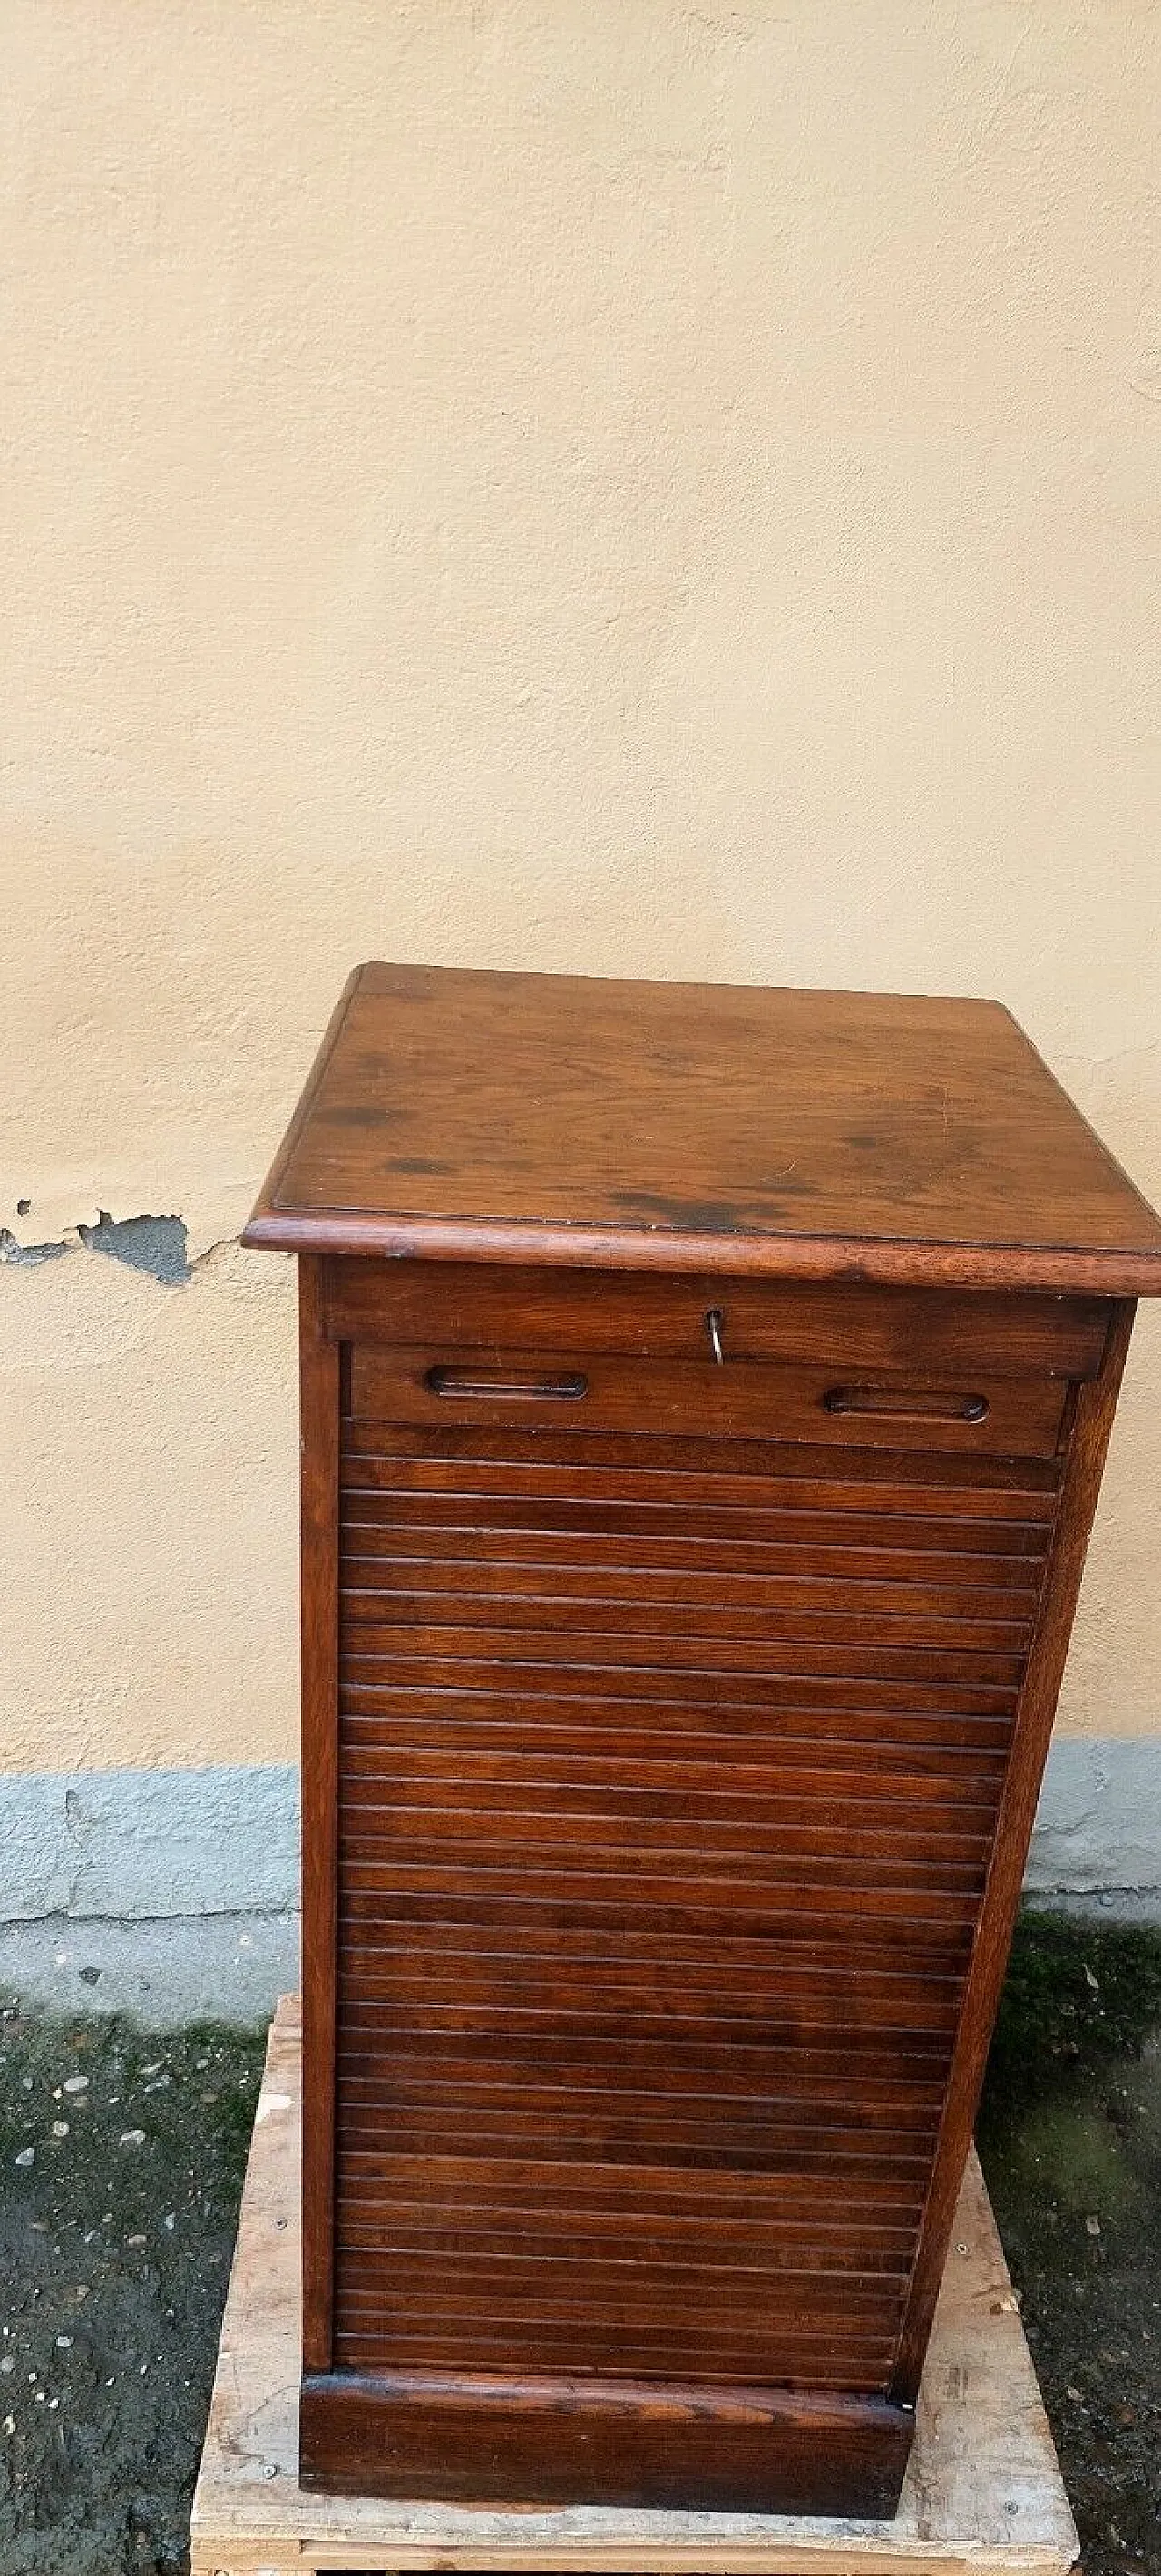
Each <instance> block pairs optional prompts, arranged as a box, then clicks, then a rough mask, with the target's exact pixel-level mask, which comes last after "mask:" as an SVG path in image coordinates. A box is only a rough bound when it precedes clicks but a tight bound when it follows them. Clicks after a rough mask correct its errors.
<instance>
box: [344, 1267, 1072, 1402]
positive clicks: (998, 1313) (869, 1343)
mask: <svg viewBox="0 0 1161 2576" xmlns="http://www.w3.org/2000/svg"><path fill="white" fill-rule="evenodd" d="M323 1294H324V1310H325V1314H326V1328H327V1331H328V1332H329V1333H330V1334H331V1336H332V1338H333V1339H334V1340H336V1341H351V1342H360V1341H370V1342H375V1341H378V1342H394V1343H400V1342H420V1343H427V1342H430V1341H431V1340H432V1338H433V1336H434V1337H436V1338H437V1339H439V1340H440V1341H446V1342H448V1343H449V1344H450V1345H451V1347H452V1348H453V1349H457V1350H472V1349H475V1350H487V1349H493V1350H496V1349H500V1350H507V1351H509V1352H511V1351H514V1350H519V1349H521V1348H523V1349H525V1350H554V1349H564V1348H567V1349H569V1350H573V1351H581V1352H592V1351H621V1352H624V1353H635V1354H636V1355H637V1356H638V1357H639V1358H642V1359H690V1358H704V1357H705V1354H706V1349H707V1331H706V1321H705V1318H706V1312H707V1309H709V1308H713V1309H715V1310H716V1311H717V1312H718V1313H719V1314H720V1315H721V1325H720V1331H721V1338H722V1346H723V1349H724V1351H725V1353H726V1355H727V1358H729V1359H731V1360H739V1359H777V1360H781V1361H783V1362H786V1361H799V1360H806V1361H810V1360H842V1361H843V1362H844V1363H845V1364H846V1365H847V1366H848V1367H849V1365H850V1363H851V1361H852V1360H857V1361H858V1364H859V1366H860V1368H893V1369H911V1368H924V1369H948V1368H950V1369H952V1370H955V1369H958V1368H960V1367H961V1366H963V1365H965V1364H967V1363H968V1362H971V1363H972V1365H973V1366H974V1367H976V1368H981V1367H985V1366H986V1367H987V1368H988V1369H989V1370H993V1371H995V1373H996V1374H997V1375H998V1376H1000V1377H1021V1376H1023V1375H1024V1374H1025V1373H1026V1372H1029V1373H1035V1372H1037V1371H1039V1372H1041V1373H1044V1372H1045V1371H1047V1372H1048V1373H1049V1374H1050V1375H1051V1376H1053V1377H1066V1378H1082V1377H1095V1375H1096V1372H1097V1370H1098V1369H1099V1367H1100V1363H1101V1354H1102V1352H1103V1350H1104V1346H1105V1335H1106V1332H1107V1330H1108V1320H1109V1310H1108V1307H1107V1305H1106V1304H1104V1303H1103V1302H1098V1301H1097V1300H1095V1299H1092V1298H1088V1299H1081V1298H1071V1299H1068V1300H1065V1299H1063V1298H1060V1297H1034V1296H1033V1297H1022V1298H1012V1297H1007V1296H1003V1295H1000V1294H993V1295H991V1296H988V1295H986V1294H980V1293H977V1294H976V1295H974V1296H972V1295H966V1294H959V1295H957V1294H954V1293H950V1292H948V1291H946V1290H944V1291H940V1290H938V1289H911V1290H908V1289H900V1288H883V1289H878V1290H874V1289H868V1288H866V1287H865V1286H864V1285H863V1283H862V1282H861V1281H851V1280H840V1281H836V1282H834V1283H833V1284H831V1285H830V1286H826V1285H823V1284H821V1283H815V1284H812V1285H810V1286H805V1287H804V1286H796V1285H795V1284H794V1283H793V1282H792V1281H784V1282H782V1283H781V1284H780V1285H779V1286H777V1287H776V1288H768V1287H762V1286H757V1287H756V1286H755V1285H754V1284H753V1282H752V1281H749V1280H745V1279H723V1278H712V1277H706V1278H704V1279H696V1278H694V1279H658V1278H655V1277H650V1276H649V1275H648V1274H646V1275H644V1276H642V1275H641V1274H639V1273H634V1272H632V1271H626V1272H622V1273H621V1274H620V1275H618V1274H617V1273H616V1272H613V1273H612V1274H610V1273H608V1272H600V1273H598V1272H594V1271H585V1270H511V1269H509V1270H489V1269H488V1268H486V1267H485V1266H484V1265H482V1264H481V1263H480V1262H478V1261H473V1262H452V1261H441V1262H440V1263H439V1264H438V1266H437V1267H434V1266H433V1265H432V1263H431V1262H428V1261H392V1262H389V1263H388V1262H379V1261H328V1262H327V1263H326V1265H325V1275H324V1291H323Z"/></svg>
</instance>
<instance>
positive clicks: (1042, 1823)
mask: <svg viewBox="0 0 1161 2576" xmlns="http://www.w3.org/2000/svg"><path fill="white" fill-rule="evenodd" d="M1027 1889H1028V1894H1029V1896H1030V1898H1031V1899H1032V1901H1033V1902H1034V1903H1037V1904H1045V1903H1054V1902H1063V1903H1065V1904H1066V1905H1067V1906H1068V1908H1069V1910H1080V1911H1086V1912H1088V1911H1099V1912H1100V1913H1101V1914H1102V1916H1103V1917H1104V1918H1105V1919H1106V1920H1107V1919H1108V1917H1109V1915H1110V1914H1111V1915H1113V1916H1114V1917H1117V1916H1119V1917H1121V1919H1125V1920H1128V1919H1131V1920H1134V1921H1142V1920H1146V1921H1161V1738H1158V1739H1155V1740H1153V1741H1142V1742H1137V1743H1134V1742H1122V1741H1114V1742H1110V1743H1091V1742H1084V1743H1082V1742H1078V1741H1068V1740H1062V1741H1060V1742H1059V1743H1057V1744H1055V1745H1054V1746H1053V1748H1052V1751H1051V1754H1050V1755H1049V1762H1048V1771H1047V1775H1046V1778H1045V1783H1044V1793H1043V1796H1042V1798H1041V1801H1040V1812H1039V1815H1038V1817H1037V1822H1036V1833H1035V1837H1034V1841H1033V1848H1032V1857H1031V1862H1030V1865H1029V1870H1028V1879H1027ZM297 1902H298V1773H297V1769H296V1767H295V1765H294V1764H293V1763H254V1764H241V1763H239V1764H233V1765H229V1766H223V1767H215V1768H213V1769H208V1768H207V1769H205V1770H198V1771H87V1772H77V1773H75V1774H74V1775H73V1776H72V1777H71V1778H70V1777H69V1776H68V1774H61V1773H59V1772H36V1773H24V1774H21V1775H18V1776H17V1777H14V1778H8V1779H4V1778H0V1988H3V1989H5V1990H7V1991H8V1992H9V1993H11V1994H13V1995H19V1996H21V1997H22V1998H24V1999H25V2000H27V2001H28V2002H29V2003H31V2004H35V2005H37V2006H40V2007H42V2008H51V2009H53V2010H60V2011H63V2012H76V2011H77V2010H78V2009H85V2010H89V2011H97V2012H113V2011H118V2012H132V2013H135V2014H137V2015H138V2016H139V2017H140V2018H142V2019H144V2020H147V2021H150V2022H154V2023H157V2024H161V2023H163V2022H165V2021H173V2022H180V2021H183V2020H188V2019H191V2018H197V2017H215V2018H220V2019H226V2020H233V2021H238V2022H249V2021H258V2020H261V2019H262V2018H263V2017H264V2016H265V2015H266V2014H267V2013H268V2012H269V2011H270V2009H271V2007H272V2005H273V2003H274V2000H275V1998H276V1996H277V1995H278V1994H279V1993H284V1992H285V1991H286V1990H287V1989H288V1988H291V1987H293V1986H294V1985H295V1984H296V1982H297V1921H296V1908H297ZM86 1971H95V1972H96V1973H95V1974H86V1973H85V1972H86Z"/></svg>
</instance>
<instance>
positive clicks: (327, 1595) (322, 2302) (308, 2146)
mask: <svg viewBox="0 0 1161 2576" xmlns="http://www.w3.org/2000/svg"><path fill="white" fill-rule="evenodd" d="M298 1269H299V1370H300V1431H301V1445H302V1605H301V1606H302V2009H303V2124H302V2130H303V2147H302V2203H303V2209H302V2248H303V2285H302V2286H303V2353H304V2358H305V2360H306V2363H307V2365H308V2367H309V2368H311V2369H314V2370H325V2369H326V2368H327V2367H328V2364H329V2362H330V2358H331V2307H332V2280H333V2269H334V2263H333V2238H334V2131H335V2110H334V2101H335V1782H336V1720H335V1704H336V1684H337V1670H338V1617H337V1539H336V1529H337V1514H338V1475H339V1362H340V1354H339V1349H338V1346H337V1344H335V1343H333V1342H328V1341H326V1340H325V1339H324V1337H323V1331H322V1311H321V1293H320V1292H321V1280H320V1270H321V1264H320V1263H319V1262H317V1261H315V1260H310V1259H306V1258H302V1259H300V1261H299V1265H298Z"/></svg>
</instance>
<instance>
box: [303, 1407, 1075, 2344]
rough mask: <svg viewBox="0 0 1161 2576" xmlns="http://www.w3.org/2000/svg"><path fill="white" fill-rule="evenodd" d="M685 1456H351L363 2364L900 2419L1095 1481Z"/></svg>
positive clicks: (990, 1466) (349, 1661)
mask: <svg viewBox="0 0 1161 2576" xmlns="http://www.w3.org/2000/svg"><path fill="white" fill-rule="evenodd" d="M349 1382H350V1372H348V1383H349ZM355 1383H356V1385H357V1384H358V1372H357V1371H356V1372H355ZM659 1455H660V1452H659V1450H658V1444H657V1442H656V1441H655V1440H654V1441H651V1439H650V1438H649V1437H648V1436H643V1437H640V1438H622V1439H618V1440H610V1439H600V1438H594V1437H592V1436H588V1437H582V1436H573V1435H568V1434H559V1435H546V1434H542V1433H537V1434H532V1435H519V1434H517V1433H511V1434H504V1433H497V1432H492V1433H482V1432H478V1431H476V1432H465V1431H454V1432H446V1433H445V1432H441V1431H436V1430H432V1431H428V1430H424V1429H416V1428H414V1427H412V1428H405V1427H402V1426H392V1425H391V1424H389V1423H385V1422H380V1421H374V1420H370V1419H367V1418H365V1417H361V1416H359V1415H358V1414H354V1415H352V1414H348V1415H347V1416H346V1418H345V1419H344V1422H343V1426H342V1436H341V1465H340V1487H341V1499H340V1534H339V1585H340V1630H339V1650H340V1661H339V1677H340V1691H339V1712H340V1714H339V1773H338V1912H339V1926H338V1945H337V1946H338V1960H339V1989H338V1999H337V2053H336V2082H337V2097H336V2101H337V2117H336V2132H337V2140H338V2147H337V2169H336V2187H335V2229H334V2335H335V2358H336V2362H337V2363H338V2364H339V2365H352V2366H370V2367H376V2368H378V2367H384V2366H404V2365H406V2366H408V2367H416V2368H438V2367H439V2366H441V2365H446V2364H450V2363H452V2362H454V2363H455V2364H456V2365H457V2367H459V2368H460V2369H462V2370H466V2371H468V2372H470V2371H472V2370H478V2371H489V2370H508V2371H513V2370H520V2371H525V2370H531V2371H535V2370H552V2369H559V2368H561V2367H564V2368H567V2369H569V2370H571V2371H577V2372H585V2371H593V2372H599V2373H600V2374H601V2375H602V2376H608V2375H609V2374H613V2375H616V2374H618V2373H624V2374H628V2375H631V2376H634V2375H635V2376H638V2377H639V2376H642V2375H654V2376H672V2377H675V2378H682V2379H689V2378H699V2379H712V2380H715V2381H718V2380H722V2381H730V2380H744V2381H746V2382H748V2383H754V2382H775V2383H779V2384H781V2385H783V2386H787V2387H794V2386H803V2387H812V2388H820V2387H829V2388H834V2389H838V2390H857V2391H886V2390H887V2389H888V2388H889V2386H890V2382H891V2374H892V2366H893V2362H894V2359H895V2355H896V2350H897V2339H898V2334H899V2327H900V2320H901V2315H902V2309H903V2303H904V2299H905V2295H906V2291H907V2285H908V2281H909V2278H910V2275H911V2271H912V2267H913V2263H914V2259H915V2253H916V2246H917V2241H918V2234H919V2227H920V2221H921V2217H922V2211H923V2204H924V2196H925V2190H926V2186H927V2181H928V2177H929V2174H930V2170H931V2164H932V2157H933V2152H934V2146H935V2140H936V2135H937V2131H938V2127H939V2121H940V2115H941V2111H942V2108H943V2104H944V2099H945V2095H946V2090H947V2084H948V2077H949V2070H950V2065H951V2057H952V2050H953V2046H954V2041H955V2034H956V2029H957V2023H958V2017H959V2011H960V2004H961V1998H962V1995H963V1988H964V1977H965V1970H966V1967H967V1962H968V1957H969V1952H970V1947H971V1941H972V1933H973V1926H974V1924H975V1921H976V1917H977V1914H978V1909H979V1904H980V1897H981V1891H982V1888H983V1883H984V1875H985V1871H986V1869H987V1864H988V1858H989V1852H990V1849H991V1844H992V1839H993V1834H994V1829H995V1820H996V1812H997V1803H998V1799H999V1794H1000V1789H1001V1785H1002V1782H1003V1778H1004V1772H1005V1765H1006V1759H1007V1751H1008V1744H1009V1738H1010V1733H1011V1728H1012V1722H1013V1716H1014V1712H1015V1709H1016V1704H1017V1697H1018V1693H1019V1689H1020V1683H1021V1677H1022V1673H1023V1669H1024V1659H1025V1656H1026V1652H1027V1648H1028V1644H1029V1640H1030V1638H1031V1635H1032V1630H1033V1626H1034V1622H1035V1618H1036V1613H1037V1607H1038V1601H1039V1597H1040V1590H1041V1585H1042V1581H1043V1575H1044V1568H1045V1562H1046V1556H1047V1551H1048V1547H1049V1542H1050V1539H1051V1535H1052V1528H1053V1518H1054V1512H1055V1507H1056V1496H1057V1488H1058V1482H1059V1474H1060V1469H1059V1465H1058V1462H1057V1460H1056V1459H1055V1458H1054V1457H1048V1458H1035V1459H1027V1460H1024V1461H1019V1460H1015V1461H1014V1460H1011V1459H1002V1458H999V1457H992V1458H988V1457H980V1456H965V1457H960V1456H958V1455H954V1454H950V1455H944V1454H940V1455H933V1454H931V1453H929V1452H927V1451H920V1450H916V1451H914V1452H911V1453H908V1452H903V1451H897V1450H888V1449H883V1448H880V1449H866V1448H861V1447H853V1448H850V1449H846V1450H843V1449H837V1450H829V1449H827V1450H822V1449H818V1448H813V1449H812V1448H803V1447H801V1446H797V1445H790V1444H785V1445H778V1444H775V1443H768V1442H759V1441H755V1442H753V1443H749V1444H747V1443H740V1442H736V1443H733V1444H731V1447H730V1450H729V1466H728V1469H725V1468H723V1465H722V1456H721V1452H720V1451H719V1450H718V1449H716V1448H715V1446H714V1445H713V1444H712V1443H710V1442H706V1441H697V1440H691V1441H688V1442H685V1443H683V1444H681V1445H680V1448H678V1447H676V1446H675V1444H674V1443H672V1442H668V1443H667V1444H666V1447H665V1464H664V1471H663V1472H662V1471H661V1470H660V1469H659V1467H658V1465H657V1464H656V1463H655V1462H656V1460H657V1458H658V1457H659Z"/></svg>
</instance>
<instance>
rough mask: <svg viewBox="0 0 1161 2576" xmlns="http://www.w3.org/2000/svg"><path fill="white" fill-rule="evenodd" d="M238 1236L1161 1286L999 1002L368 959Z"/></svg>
mask: <svg viewBox="0 0 1161 2576" xmlns="http://www.w3.org/2000/svg"><path fill="white" fill-rule="evenodd" d="M243 1240H244V1241H245V1242H246V1243H248V1244H257V1245H269V1246H272V1247H274V1248H277V1249H279V1250H284V1251H306V1252H326V1251H330V1252H352V1253H377V1254H380V1255H389V1256H399V1255H410V1256H412V1257H420V1258H424V1259H429V1260H441V1259H449V1258H456V1259H460V1260H463V1259H467V1260H481V1261H513V1262H526V1261H533V1262H550V1263H556V1264H561V1263H565V1264H568V1263H577V1264H582V1265H584V1266H585V1267H588V1268H617V1269H633V1270H641V1269H653V1270H671V1271H683V1270H696V1271H722V1272H733V1273H734V1274H735V1275H737V1274H745V1273H749V1274H752V1275H765V1276H767V1277H770V1278H817V1279H835V1278H848V1279H849V1278H857V1277H865V1278H868V1279H878V1280H882V1281H886V1282H892V1281H893V1282H897V1283H899V1284H906V1283H910V1284H913V1285H914V1284H920V1285H922V1284H933V1285H938V1284H942V1283H947V1284H953V1283H954V1284H959V1285H961V1286H967V1287H995V1286H1001V1287H1003V1286H1009V1287H1013V1288H1021V1287H1023V1288H1048V1289H1062V1290H1067V1289H1077V1290H1087V1291H1095V1292H1097V1293H1100V1294H1106V1295H1112V1296H1135V1295H1147V1294H1150V1293H1151V1294H1154V1295H1161V1221H1159V1220H1158V1218H1157V1217H1156V1216H1155V1214H1154V1213H1153V1211H1152V1209H1151V1208H1150V1207H1149V1206H1148V1205H1147V1204H1146V1202H1145V1200H1144V1199H1143V1198H1141V1197H1140V1195H1139V1193H1138V1192H1137V1191H1136V1190H1135V1189H1134V1187H1133V1185H1132V1183H1131V1182H1130V1181H1129V1180H1127V1179H1126V1177H1125V1174H1124V1173H1123V1172H1122V1171H1121V1169H1120V1167H1119V1165H1118V1164H1117V1163H1115V1162H1114V1161H1113V1159H1112V1156H1111V1155H1110V1154H1107V1153H1106V1152H1105V1149H1104V1147H1103V1145H1102V1144H1101V1143H1100V1141H1099V1139H1098V1138H1097V1137H1096V1136H1094V1134H1093V1132H1092V1130H1091V1128H1090V1127H1089V1126H1088V1125H1087V1124H1086V1122H1085V1120H1084V1119H1083V1118H1082V1117H1081V1115H1080V1112H1079V1110H1077V1109H1076V1108H1074V1106H1073V1104H1072V1102H1071V1101H1070V1100H1069V1099H1068V1097H1067V1095H1066V1093H1065V1092H1063V1091H1062V1090H1061V1089H1060V1086H1059V1084H1058V1083H1057V1082H1056V1081H1055V1080H1054V1079H1053V1076H1052V1075H1051V1074H1050V1073H1049V1071H1048V1068H1047V1066H1046V1065H1045V1064H1043V1063H1042V1061H1041V1059H1040V1057H1039V1056H1038V1055H1037V1053H1036V1051H1035V1048H1034V1047H1032V1046H1031V1045H1030V1044H1029V1041H1028V1039H1027V1038H1026V1037H1025V1036H1024V1034H1023V1032H1022V1030H1021V1029H1019V1028H1018V1027H1017V1025H1016V1022H1015V1021H1014V1020H1013V1019H1012V1017H1011V1015H1010V1014H1009V1013H1008V1012H1007V1011H1006V1010H1004V1009H1003V1008H1002V1007H1001V1005H1000V1004H999V1003H997V1002H975V1001H959V1000H935V999H929V998H927V997H926V996H923V995H919V994H878V993H811V992H794V991H790V990H778V991H763V990H761V989H760V988H758V987H752V986H749V985H722V984H636V983H619V982H617V983H615V982H605V981H601V980H597V979H595V978H587V977H579V976H563V975H507V974H488V973H482V972H467V971H462V970H460V969H457V968H449V967H429V966H381V965H372V966H360V967H358V968H357V969H356V971H355V973H354V974H353V975H352V976H351V978H350V980H349V982H348V984H347V986H346V990H345V991H344V993H343V995H342V998H341V1000H340V1002H339V1005H338V1008H337V1010H336V1012H335V1014H334V1017H333V1019H332V1021H331V1024H330V1027H329V1029H328V1031H327V1034H326V1037H325V1039H324V1041H323V1045H322V1047H321V1049H320V1052H319V1055H318V1059H317V1061H316V1064H315V1066H314V1070H313V1072H312V1074H311V1076H310V1080H309V1082H308V1083H307V1087H306V1090H305V1092H304V1094H303V1096H302V1099H301V1101H300V1103H299V1106H298V1109H297V1111H296V1113H295V1116H294V1118H293V1120H292V1122H291V1125H290V1128H289V1130H288V1132H287V1135H286V1138H285V1140H284V1143H283V1145H282V1148H281V1151H280V1152H279V1155H278V1157H277V1160H276V1162H275V1164H274V1168H273V1170H272V1172H271V1174H270V1177H269V1179H268V1181H267V1183H266V1186H265V1188H264V1190H263V1192H262V1195H261V1197H260V1199H259V1201H258V1205H257V1207H256V1208H255V1211H254V1214H253V1216H252V1217H251V1220H250V1223H249V1225H248V1227H247V1229H246V1233H245V1235H244V1237H243Z"/></svg>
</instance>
